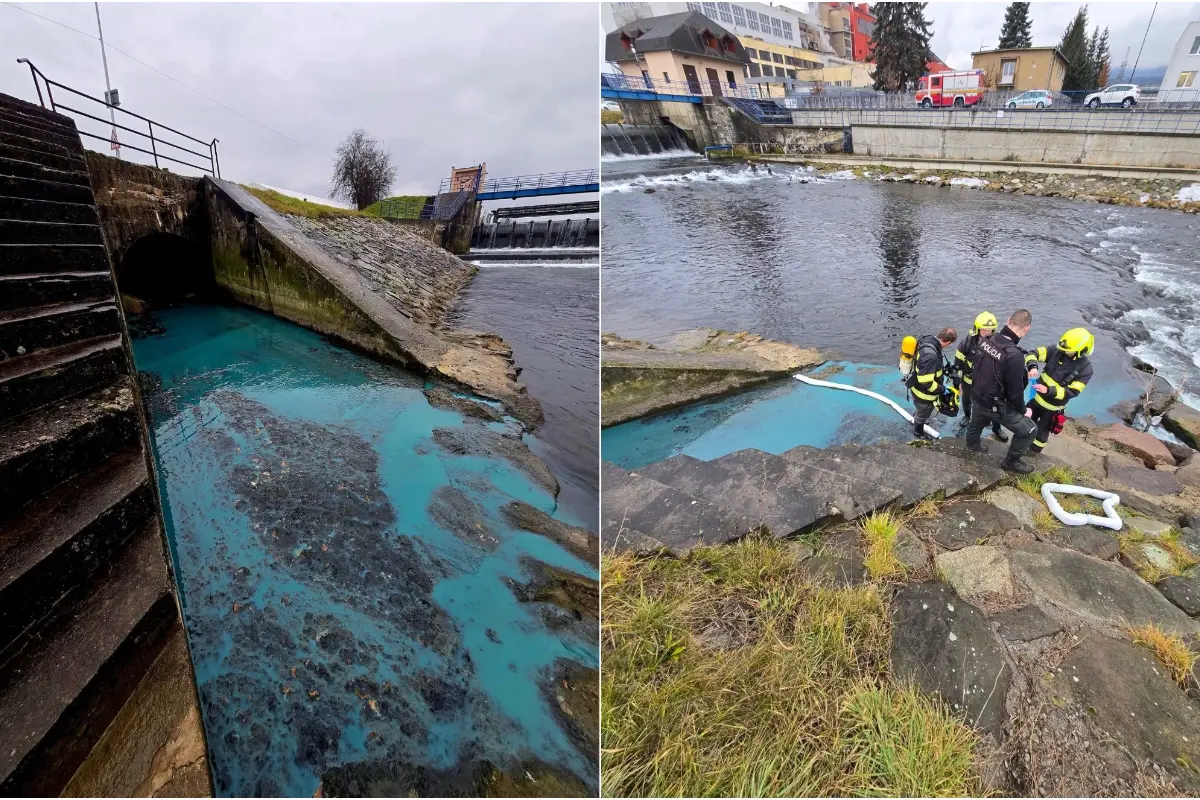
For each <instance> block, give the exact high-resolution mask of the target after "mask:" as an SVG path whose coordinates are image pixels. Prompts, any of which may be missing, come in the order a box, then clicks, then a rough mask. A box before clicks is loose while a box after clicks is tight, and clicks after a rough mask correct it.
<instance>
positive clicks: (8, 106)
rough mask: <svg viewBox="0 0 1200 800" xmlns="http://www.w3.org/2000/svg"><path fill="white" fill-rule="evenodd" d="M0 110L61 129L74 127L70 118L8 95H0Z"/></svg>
mask: <svg viewBox="0 0 1200 800" xmlns="http://www.w3.org/2000/svg"><path fill="white" fill-rule="evenodd" d="M0 110H3V111H4V112H5V113H16V114H21V115H24V116H28V117H32V118H34V119H39V120H42V121H43V122H49V123H51V124H54V125H58V126H59V127H63V128H73V127H74V125H75V122H74V121H73V120H72V119H71V118H70V117H67V116H63V115H62V114H56V113H54V112H53V111H51V110H50V109H48V108H43V107H42V106H41V105H40V104H38V103H27V102H25V101H24V100H20V99H18V98H16V97H12V96H10V95H5V94H0Z"/></svg>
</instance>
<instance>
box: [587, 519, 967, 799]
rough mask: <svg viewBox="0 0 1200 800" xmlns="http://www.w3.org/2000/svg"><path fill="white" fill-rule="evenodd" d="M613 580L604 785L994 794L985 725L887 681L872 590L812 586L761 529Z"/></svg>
mask: <svg viewBox="0 0 1200 800" xmlns="http://www.w3.org/2000/svg"><path fill="white" fill-rule="evenodd" d="M890 522H892V521H891V520H887V521H884V520H877V523H878V524H876V525H875V526H873V528H874V529H877V532H879V531H882V532H886V531H889V530H893V529H894V526H893V525H891V524H890ZM891 536H893V537H894V532H893V533H892V534H891ZM877 538H879V539H880V540H881V541H882V540H883V539H886V538H888V537H887V536H886V535H880V536H878V537H877ZM885 560H886V559H885ZM882 566H883V567H885V568H886V567H887V566H888V565H887V564H883V565H882ZM883 571H885V572H886V571H887V570H886V569H884V570H883ZM602 584H603V588H602V597H603V604H604V605H603V607H604V615H603V621H602V629H601V633H602V637H603V641H602V653H603V666H602V670H601V676H602V687H601V698H602V703H601V708H602V712H601V737H602V748H601V753H602V755H601V759H602V771H601V778H602V781H603V792H604V794H606V795H618V796H685V797H686V796H715V797H748V796H770V795H773V796H793V797H813V796H827V795H834V796H838V795H841V796H853V795H881V796H948V795H953V796H964V795H965V796H971V795H978V794H980V793H981V792H982V789H983V787H982V785H981V783H980V781H979V777H978V765H977V761H976V755H975V753H976V749H975V748H976V746H977V744H978V739H977V734H975V733H974V732H973V731H972V730H971V729H970V728H969V727H967V726H966V725H964V724H963V723H962V722H960V721H958V720H957V719H956V718H955V717H953V716H952V715H951V713H950V712H949V711H948V710H947V709H946V708H945V707H944V706H943V705H942V704H941V703H940V702H938V701H936V700H934V699H931V698H929V697H926V696H924V695H922V694H920V693H919V692H918V691H916V690H915V689H912V688H909V687H906V686H902V685H899V684H898V683H897V682H896V681H894V680H893V678H892V677H891V676H890V674H889V659H888V654H889V651H890V647H891V638H890V637H891V634H890V625H889V618H888V613H887V609H886V606H885V603H884V600H883V597H882V595H881V594H880V591H879V589H878V588H877V587H876V586H875V585H873V584H867V585H864V586H858V587H850V588H844V589H829V588H821V587H817V586H814V585H812V584H810V583H809V582H808V581H807V578H806V577H805V574H804V571H803V568H802V565H801V564H800V562H799V561H798V560H797V557H796V556H794V555H793V554H792V553H791V552H790V551H789V550H788V548H787V544H786V543H781V542H777V541H772V540H762V539H756V538H751V539H746V540H743V541H740V542H738V543H736V544H731V545H726V546H723V547H717V548H705V549H699V550H696V551H693V553H692V554H691V555H690V556H688V557H687V558H685V559H682V560H676V559H671V558H666V557H660V558H650V559H642V560H638V559H636V558H634V557H632V556H628V555H623V556H610V557H606V558H605V559H604V561H603V563H602Z"/></svg>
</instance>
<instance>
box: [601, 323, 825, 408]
mask: <svg viewBox="0 0 1200 800" xmlns="http://www.w3.org/2000/svg"><path fill="white" fill-rule="evenodd" d="M825 360H826V359H825V356H824V355H822V354H821V353H820V352H819V351H817V350H813V349H811V348H804V347H797V346H796V345H791V344H787V343H784V342H773V341H770V340H768V339H763V338H762V337H761V336H756V335H753V334H749V333H745V332H742V333H729V332H727V331H717V330H712V329H711V328H699V329H697V330H693V331H686V332H684V333H681V334H679V335H678V336H676V337H675V339H674V340H673V341H672V343H671V345H670V346H668V347H665V348H659V347H655V346H654V345H651V344H647V343H646V342H641V341H637V340H634V339H623V338H621V337H620V336H616V335H614V334H605V335H604V336H603V337H602V340H601V346H600V404H601V411H600V424H601V425H602V426H603V427H608V426H610V425H616V424H619V423H621V422H628V421H629V420H631V419H637V418H639V417H644V416H647V415H650V414H655V413H658V412H661V411H666V410H669V409H672V408H677V407H679V406H682V405H686V404H688V403H693V402H696V401H697V400H703V399H707V398H712V397H717V396H719V395H723V394H728V393H730V392H735V391H739V390H741V389H745V388H747V387H750V386H755V385H758V384H761V383H765V382H767V381H770V380H773V379H777V378H783V377H787V376H789V375H791V374H793V373H795V372H797V371H800V370H805V369H811V368H812V367H816V366H820V365H821V364H823V363H825Z"/></svg>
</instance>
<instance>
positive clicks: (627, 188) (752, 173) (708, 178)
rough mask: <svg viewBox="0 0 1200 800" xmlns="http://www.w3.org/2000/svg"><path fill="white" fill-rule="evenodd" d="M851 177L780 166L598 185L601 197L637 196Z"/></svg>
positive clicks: (724, 169)
mask: <svg viewBox="0 0 1200 800" xmlns="http://www.w3.org/2000/svg"><path fill="white" fill-rule="evenodd" d="M853 178H854V173H853V172H850V171H849V170H844V171H842V172H835V173H833V174H832V175H825V176H818V175H817V173H816V171H815V170H814V169H812V168H811V167H789V166H783V165H779V164H774V165H770V166H769V167H768V166H766V165H764V166H760V167H758V168H757V170H755V169H751V168H750V167H716V168H714V169H707V170H693V171H691V172H683V173H670V174H665V175H654V176H646V175H638V176H637V177H635V178H629V179H624V180H612V181H606V182H604V183H601V184H600V194H612V193H613V192H638V191H644V190H646V189H656V190H657V189H662V188H666V187H679V186H686V185H689V184H697V183H722V184H729V185H735V186H744V185H746V184H750V183H754V182H756V181H781V182H784V183H826V182H829V181H836V180H852V179H853Z"/></svg>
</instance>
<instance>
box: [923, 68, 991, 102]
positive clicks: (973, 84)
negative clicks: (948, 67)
mask: <svg viewBox="0 0 1200 800" xmlns="http://www.w3.org/2000/svg"><path fill="white" fill-rule="evenodd" d="M986 86H987V76H985V75H984V73H983V70H981V69H969V70H964V71H962V72H934V73H932V74H930V75H926V76H924V77H922V78H921V80H920V81H919V82H918V83H917V95H916V100H917V105H918V106H920V107H921V108H934V107H935V106H941V107H944V106H955V107H957V108H963V107H965V106H973V105H975V104H976V103H980V102H982V101H983V92H984V89H985V87H986Z"/></svg>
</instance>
